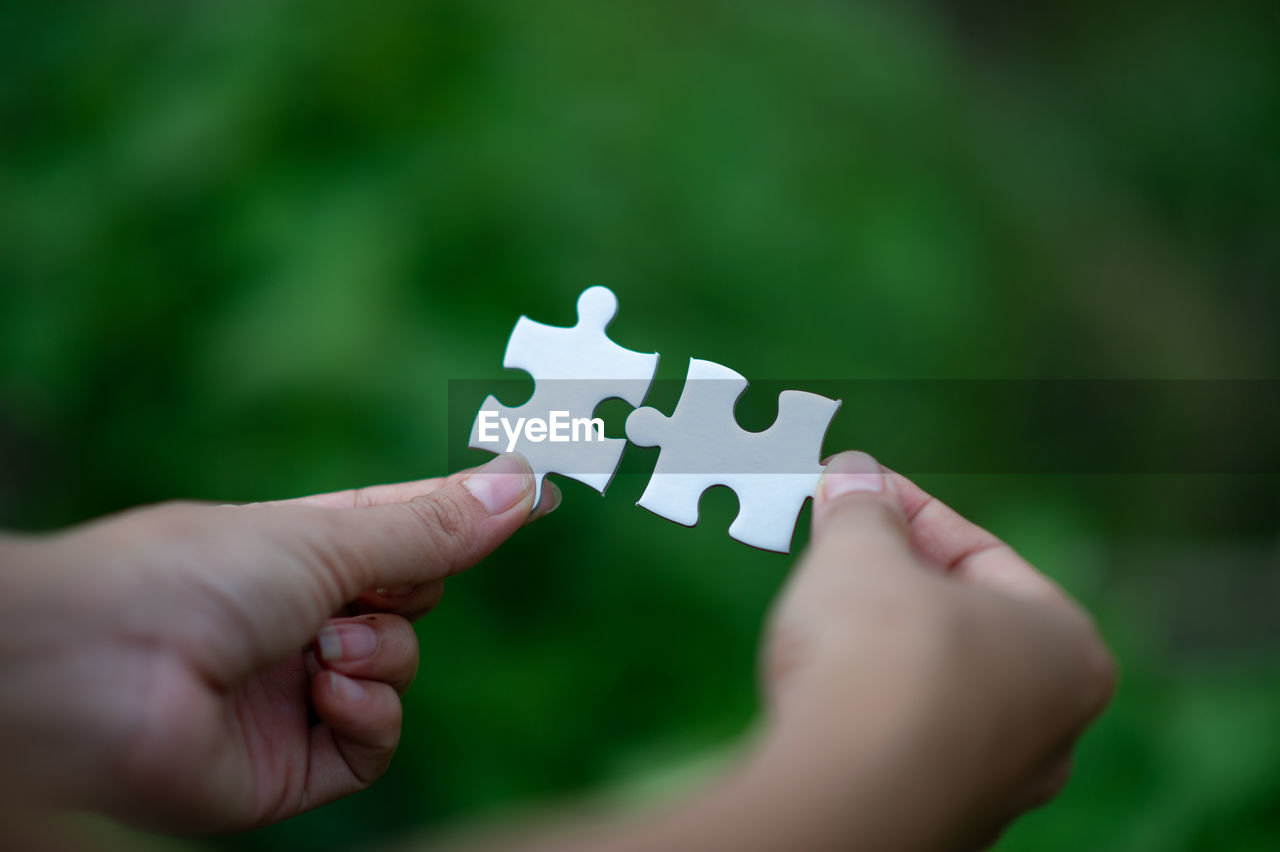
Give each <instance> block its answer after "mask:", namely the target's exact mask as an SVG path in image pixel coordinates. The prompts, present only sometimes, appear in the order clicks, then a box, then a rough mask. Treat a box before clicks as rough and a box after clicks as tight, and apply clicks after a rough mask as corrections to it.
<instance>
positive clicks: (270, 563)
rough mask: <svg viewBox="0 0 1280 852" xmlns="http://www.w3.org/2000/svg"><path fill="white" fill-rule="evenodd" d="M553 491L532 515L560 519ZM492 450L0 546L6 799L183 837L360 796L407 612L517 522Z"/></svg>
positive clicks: (395, 681) (392, 688)
mask: <svg viewBox="0 0 1280 852" xmlns="http://www.w3.org/2000/svg"><path fill="white" fill-rule="evenodd" d="M557 502H558V492H557V491H556V489H555V487H554V486H552V485H550V484H549V483H548V485H547V487H546V488H545V489H544V493H543V502H542V505H541V506H539V508H538V511H537V512H535V513H532V515H533V516H534V517H537V516H540V515H541V514H545V513H546V512H548V511H550V510H551V509H553V508H555V504H556V503H557ZM532 503H533V477H532V474H531V473H530V472H529V468H528V465H527V464H526V463H525V462H524V460H523V459H522V458H520V457H519V456H503V457H499V458H497V459H494V460H493V461H491V462H489V463H488V464H487V465H485V466H484V467H482V468H479V469H477V470H475V471H464V472H463V473H460V474H455V475H454V476H451V477H449V478H448V479H438V480H427V481H423V482H415V483H408V484H403V485H389V486H379V487H374V488H367V489H361V490H356V491H346V492H341V493H337V494H327V495H320V496H316V497H307V498H302V499H299V500H291V501H283V502H278V503H262V504H254V505H247V506H204V505H194V504H177V503H174V504H164V505H160V506H157V507H153V508H146V509H140V510H135V511H132V512H128V513H125V514H123V515H119V516H116V517H112V518H108V519H106V520H103V521H99V522H97V523H93V524H90V525H87V526H85V527H83V528H79V529H76V530H72V531H70V532H68V533H65V534H60V535H55V536H52V537H48V538H23V539H12V540H5V541H4V542H3V543H0V566H2V569H0V593H2V594H3V597H2V601H0V606H3V608H4V613H5V617H4V619H3V620H0V625H2V626H0V684H2V686H0V689H3V700H2V701H0V748H2V749H3V752H4V753H5V755H6V758H5V763H4V767H5V768H4V770H3V772H2V773H0V794H3V795H5V796H14V795H16V796H20V797H22V798H23V799H25V800H27V801H31V802H32V803H34V804H47V803H52V804H58V805H63V806H68V807H90V808H94V809H100V810H105V811H107V812H109V813H112V814H114V815H117V816H120V817H123V818H126V819H129V820H131V821H134V822H139V823H142V824H146V825H151V826H156V827H162V828H165V829H168V830H179V831H211V830H231V829H241V828H247V827H250V826H254V825H260V824H263V823H268V822H272V821H275V820H279V819H282V818H284V817H288V816H291V815H293V814H296V813H298V812H300V811H303V810H306V809H308V808H311V807H314V806H316V805H320V804H323V803H325V802H328V801H330V800H333V799H336V798H338V797H340V796H345V795H347V794H349V793H352V792H355V791H357V790H360V789H362V788H364V787H365V786H367V785H368V784H369V783H371V782H372V781H373V780H374V779H376V778H377V777H378V776H379V775H381V774H382V772H383V771H384V770H385V769H386V767H387V764H388V762H389V761H390V759H391V755H392V752H393V751H394V750H395V747H396V743H397V740H398V738H399V733H400V718H401V709H400V694H401V693H403V692H404V690H405V689H406V688H407V687H408V685H409V682H410V681H411V680H412V679H413V675H414V672H415V670H416V669H417V663H418V649H417V641H416V638H415V636H414V633H413V629H412V627H411V626H410V624H409V621H408V619H412V618H416V617H418V616H420V615H422V614H424V613H426V612H427V611H428V610H430V609H431V608H432V607H433V606H435V604H436V603H437V602H438V601H439V599H440V595H441V592H442V590H443V580H444V578H445V577H447V576H449V575H450V574H454V573H456V572H458V571H461V570H463V569H465V568H467V567H469V566H471V565H473V564H474V563H475V562H477V561H478V560H479V559H481V558H482V557H484V556H485V555H487V554H488V553H489V552H490V551H492V550H493V549H494V548H495V547H496V546H497V545H498V544H499V543H501V542H502V541H503V540H504V539H506V538H507V537H508V536H510V535H511V534H512V533H513V532H515V531H516V530H517V529H518V528H519V527H520V526H521V525H522V524H524V523H526V522H527V521H528V520H529V519H530V517H531V510H532V509H533V506H532Z"/></svg>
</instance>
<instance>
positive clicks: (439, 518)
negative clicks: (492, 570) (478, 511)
mask: <svg viewBox="0 0 1280 852" xmlns="http://www.w3.org/2000/svg"><path fill="white" fill-rule="evenodd" d="M408 505H409V507H410V508H411V509H412V510H413V512H414V513H415V514H416V515H417V517H418V520H419V522H420V523H421V524H422V527H423V528H424V529H425V530H426V532H427V535H428V537H429V538H430V541H431V545H432V548H433V549H434V550H435V551H436V553H438V554H442V555H448V554H452V553H458V552H465V551H467V550H469V549H470V547H471V542H472V541H473V540H474V538H475V529H476V525H475V520H474V518H472V516H471V513H470V512H469V511H468V510H467V508H466V507H465V506H463V505H462V504H461V503H460V502H459V501H458V500H457V499H455V498H453V497H451V496H449V495H447V494H428V495H425V496H422V497H416V498H414V499H413V500H411V501H410V502H409V504H408Z"/></svg>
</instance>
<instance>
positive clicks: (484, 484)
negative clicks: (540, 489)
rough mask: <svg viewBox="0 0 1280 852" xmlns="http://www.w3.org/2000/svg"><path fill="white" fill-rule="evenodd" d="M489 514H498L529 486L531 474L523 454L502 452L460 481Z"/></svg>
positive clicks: (509, 506)
mask: <svg viewBox="0 0 1280 852" xmlns="http://www.w3.org/2000/svg"><path fill="white" fill-rule="evenodd" d="M462 484H463V486H464V487H465V488H466V489H467V490H468V491H470V492H471V494H472V496H473V497H475V498H476V499H477V500H479V501H480V504H481V505H482V506H484V507H485V508H486V509H488V510H489V514H491V515H501V514H502V513H503V512H505V511H507V510H508V509H510V508H511V507H512V506H514V505H516V504H517V503H519V502H520V500H521V499H522V498H523V497H524V495H525V492H527V491H530V490H532V489H533V473H532V472H531V471H530V470H529V463H528V462H526V461H525V460H524V457H523V456H519V455H517V454H515V453H506V454H504V455H501V456H498V457H497V458H496V459H494V460H493V461H491V462H489V463H488V464H486V465H484V466H483V467H481V468H478V469H477V470H476V472H475V473H473V474H471V476H469V477H467V479H465V480H464V481H463V483H462Z"/></svg>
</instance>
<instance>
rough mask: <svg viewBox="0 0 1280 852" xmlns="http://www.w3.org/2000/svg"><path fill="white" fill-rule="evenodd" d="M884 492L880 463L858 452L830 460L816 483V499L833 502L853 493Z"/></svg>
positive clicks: (841, 454) (843, 454) (840, 455)
mask: <svg viewBox="0 0 1280 852" xmlns="http://www.w3.org/2000/svg"><path fill="white" fill-rule="evenodd" d="M883 490H884V471H882V470H881V469H880V463H879V462H878V461H876V460H875V459H873V458H872V457H871V456H869V455H867V454H866V453H861V452H858V451H856V450H855V451H853V452H848V453H840V454H839V455H837V456H834V457H833V458H832V459H831V463H830V464H828V465H827V470H826V472H825V473H823V474H822V479H821V481H819V482H818V499H819V500H834V499H836V498H837V497H842V496H844V495H845V494H852V493H853V492H855V491H863V492H877V491H883Z"/></svg>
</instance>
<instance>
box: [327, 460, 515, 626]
mask: <svg viewBox="0 0 1280 852" xmlns="http://www.w3.org/2000/svg"><path fill="white" fill-rule="evenodd" d="M533 494H534V475H533V471H532V470H531V469H530V467H529V463H528V462H527V461H525V459H524V457H523V456H521V455H519V454H518V453H510V454H506V455H501V456H498V457H497V458H495V459H493V460H491V461H489V462H488V463H486V464H485V465H483V466H481V467H479V468H476V469H475V470H474V471H472V472H470V473H469V474H467V475H466V476H463V477H459V478H457V479H454V478H450V480H449V481H448V483H447V484H445V485H444V486H443V487H441V488H438V489H436V490H434V491H431V492H429V493H426V494H421V495H418V496H416V497H413V498H411V499H409V500H405V501H403V502H398V503H385V504H382V505H377V506H368V507H363V508H356V509H344V510H337V511H333V510H329V514H330V516H336V517H334V521H335V522H334V523H331V524H326V525H325V526H324V528H323V529H322V530H320V531H319V532H318V535H317V538H316V541H315V544H316V546H317V549H318V556H319V557H320V558H318V559H316V560H313V564H314V568H315V570H316V571H318V572H319V574H320V575H321V576H320V577H319V579H321V580H330V581H336V582H334V586H335V587H336V589H335V590H340V592H341V594H340V595H339V596H338V597H340V598H341V600H329V601H328V603H329V604H331V605H333V606H335V607H336V606H340V605H342V604H345V603H347V602H349V601H350V600H352V599H354V598H355V597H356V596H357V595H359V594H360V593H361V592H363V591H366V590H368V589H373V588H381V587H392V586H416V585H420V584H422V583H428V582H431V581H434V580H440V579H443V578H445V577H448V576H450V575H452V574H456V573H458V572H459V571H463V570H465V569H467V568H469V567H471V566H472V565H474V564H475V563H476V562H479V561H480V560H481V559H483V558H484V557H485V556H487V555H488V554H489V553H491V552H492V551H493V550H494V549H495V548H497V546H498V545H499V544H501V543H502V542H503V541H505V540H506V539H507V538H508V537H510V536H511V534H512V533H514V532H515V531H516V530H518V529H519V528H520V527H521V526H522V525H523V524H524V523H525V522H526V521H528V519H529V515H530V512H531V511H532V509H533ZM326 574H328V575H330V576H327V577H326V576H325V575H326Z"/></svg>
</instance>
